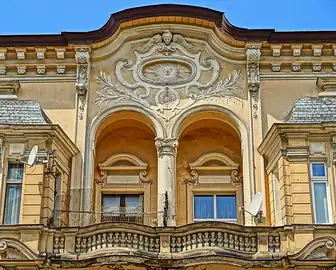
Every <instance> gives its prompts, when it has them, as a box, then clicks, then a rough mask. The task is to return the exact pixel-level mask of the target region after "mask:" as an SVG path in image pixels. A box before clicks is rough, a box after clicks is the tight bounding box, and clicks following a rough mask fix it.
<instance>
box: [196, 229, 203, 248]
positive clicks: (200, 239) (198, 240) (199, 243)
mask: <svg viewBox="0 0 336 270" xmlns="http://www.w3.org/2000/svg"><path fill="white" fill-rule="evenodd" d="M197 247H198V248H200V247H203V237H202V234H201V233H198V234H197Z"/></svg>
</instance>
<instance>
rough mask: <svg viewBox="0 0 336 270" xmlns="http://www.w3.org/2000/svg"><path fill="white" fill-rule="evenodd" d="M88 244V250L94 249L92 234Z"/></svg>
mask: <svg viewBox="0 0 336 270" xmlns="http://www.w3.org/2000/svg"><path fill="white" fill-rule="evenodd" d="M87 246H88V251H91V250H92V237H91V236H89V237H88V244H87Z"/></svg>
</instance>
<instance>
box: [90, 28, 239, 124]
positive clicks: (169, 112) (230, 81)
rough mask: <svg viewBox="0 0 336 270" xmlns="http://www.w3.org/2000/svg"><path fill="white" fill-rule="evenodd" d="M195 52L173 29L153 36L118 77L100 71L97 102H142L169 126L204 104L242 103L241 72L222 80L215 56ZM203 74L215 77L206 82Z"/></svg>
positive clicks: (123, 62)
mask: <svg viewBox="0 0 336 270" xmlns="http://www.w3.org/2000/svg"><path fill="white" fill-rule="evenodd" d="M193 48H194V46H193V45H192V44H190V43H189V42H188V41H187V39H186V38H185V37H184V36H182V35H180V34H173V33H171V32H170V31H169V30H166V31H164V32H163V33H162V34H156V35H154V36H153V37H152V38H150V39H149V40H148V41H147V42H146V43H145V44H144V45H143V46H142V50H141V51H134V54H135V60H134V61H131V60H129V59H124V58H123V59H120V60H119V61H117V63H116V65H115V73H114V74H115V77H114V78H112V77H111V76H109V75H107V74H106V73H105V72H103V71H101V72H100V76H99V77H98V78H97V79H98V81H99V84H100V87H99V89H98V90H97V92H96V93H97V98H96V104H97V105H98V106H108V105H109V104H117V103H122V102H132V103H137V104H139V105H142V106H144V107H146V108H147V109H150V110H152V111H154V112H155V113H156V114H157V115H158V116H159V117H161V118H162V119H164V120H165V121H167V122H168V121H170V119H171V118H173V117H174V116H176V115H177V114H179V113H180V112H181V111H183V110H184V109H186V108H188V107H190V106H192V105H193V104H194V103H196V102H198V101H200V100H204V99H210V98H225V99H238V100H240V99H239V98H238V97H237V96H239V95H241V94H242V93H243V89H242V87H241V85H240V82H239V81H240V78H241V74H240V71H239V70H234V71H233V72H232V73H231V74H229V75H228V77H227V78H224V79H221V78H220V77H219V74H220V69H221V67H220V64H219V62H218V61H217V60H216V59H215V58H213V57H207V58H203V59H202V58H201V54H202V51H198V52H195V51H191V49H193ZM203 72H207V73H208V74H210V76H209V79H208V80H207V81H206V80H204V79H202V80H201V78H202V74H203ZM125 74H129V76H128V77H127V76H126V75H125Z"/></svg>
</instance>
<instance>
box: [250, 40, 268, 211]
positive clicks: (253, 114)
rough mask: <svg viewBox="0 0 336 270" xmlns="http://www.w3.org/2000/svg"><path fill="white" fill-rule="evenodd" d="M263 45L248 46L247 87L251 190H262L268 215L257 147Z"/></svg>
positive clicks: (260, 157) (259, 138)
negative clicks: (252, 169)
mask: <svg viewBox="0 0 336 270" xmlns="http://www.w3.org/2000/svg"><path fill="white" fill-rule="evenodd" d="M260 56H261V45H260V44H250V45H247V47H246V59H247V67H246V68H247V84H248V85H247V88H248V98H249V106H250V130H249V133H250V147H251V152H252V154H251V155H252V157H251V159H252V164H251V166H252V168H254V171H253V174H252V175H253V177H252V180H251V181H252V183H251V187H252V188H251V191H252V194H251V195H253V194H254V193H256V192H261V193H262V195H263V205H262V208H261V210H262V211H263V213H264V216H265V215H266V191H265V185H266V183H265V173H264V159H263V157H262V156H261V155H260V154H259V153H258V151H257V147H258V146H259V145H260V143H261V142H262V140H263V137H262V117H261V116H262V112H261V102H260V68H259V62H260Z"/></svg>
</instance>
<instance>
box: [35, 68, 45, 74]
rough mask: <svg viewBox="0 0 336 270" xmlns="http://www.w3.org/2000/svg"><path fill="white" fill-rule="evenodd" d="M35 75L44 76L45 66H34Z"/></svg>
mask: <svg viewBox="0 0 336 270" xmlns="http://www.w3.org/2000/svg"><path fill="white" fill-rule="evenodd" d="M36 73H37V74H38V75H44V74H45V73H46V66H36Z"/></svg>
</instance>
